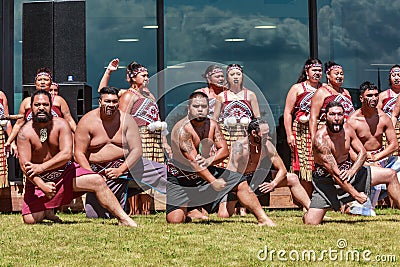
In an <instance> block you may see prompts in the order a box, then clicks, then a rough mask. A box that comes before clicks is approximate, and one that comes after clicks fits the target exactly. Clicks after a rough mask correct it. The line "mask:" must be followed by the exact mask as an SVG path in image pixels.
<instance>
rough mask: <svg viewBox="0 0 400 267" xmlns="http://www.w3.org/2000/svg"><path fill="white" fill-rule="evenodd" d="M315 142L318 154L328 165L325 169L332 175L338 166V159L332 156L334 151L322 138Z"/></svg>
mask: <svg viewBox="0 0 400 267" xmlns="http://www.w3.org/2000/svg"><path fill="white" fill-rule="evenodd" d="M318 139H319V140H316V141H315V142H314V147H315V150H316V152H317V153H318V154H319V155H320V157H321V159H322V160H323V161H324V162H325V163H326V164H325V167H328V168H329V169H328V172H330V173H332V172H333V170H334V168H335V166H336V167H337V164H336V159H335V157H334V156H333V154H332V149H331V147H330V146H329V143H328V142H327V141H325V140H323V139H322V138H318Z"/></svg>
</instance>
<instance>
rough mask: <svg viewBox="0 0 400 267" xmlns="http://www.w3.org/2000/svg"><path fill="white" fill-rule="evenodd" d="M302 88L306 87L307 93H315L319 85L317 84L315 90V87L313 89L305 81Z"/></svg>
mask: <svg viewBox="0 0 400 267" xmlns="http://www.w3.org/2000/svg"><path fill="white" fill-rule="evenodd" d="M304 86H305V87H306V90H307V91H309V92H315V91H316V90H317V89H318V87H319V84H317V88H315V87H313V86H312V85H311V84H309V83H308V82H307V81H305V82H304Z"/></svg>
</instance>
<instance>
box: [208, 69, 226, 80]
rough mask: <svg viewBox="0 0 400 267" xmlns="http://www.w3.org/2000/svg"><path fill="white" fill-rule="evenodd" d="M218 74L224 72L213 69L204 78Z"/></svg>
mask: <svg viewBox="0 0 400 267" xmlns="http://www.w3.org/2000/svg"><path fill="white" fill-rule="evenodd" d="M218 72H224V71H223V70H222V69H221V68H215V69H213V70H212V71H210V72H208V73H207V74H206V78H209V77H211V76H212V75H213V74H215V73H218Z"/></svg>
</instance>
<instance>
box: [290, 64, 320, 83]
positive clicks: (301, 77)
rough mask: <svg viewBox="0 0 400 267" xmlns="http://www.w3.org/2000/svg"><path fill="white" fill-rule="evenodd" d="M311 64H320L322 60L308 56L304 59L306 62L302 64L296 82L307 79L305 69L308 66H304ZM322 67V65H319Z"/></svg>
mask: <svg viewBox="0 0 400 267" xmlns="http://www.w3.org/2000/svg"><path fill="white" fill-rule="evenodd" d="M312 64H321V65H322V61H321V60H319V59H318V58H309V59H307V60H306V62H304V66H303V69H302V71H301V73H300V76H299V78H298V79H297V82H296V83H301V82H304V81H306V80H307V70H308V68H306V67H307V66H308V65H312ZM321 67H322V66H321Z"/></svg>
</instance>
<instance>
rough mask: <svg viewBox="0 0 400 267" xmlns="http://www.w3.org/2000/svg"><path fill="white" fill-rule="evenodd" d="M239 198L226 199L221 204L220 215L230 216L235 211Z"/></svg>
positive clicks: (222, 216)
mask: <svg viewBox="0 0 400 267" xmlns="http://www.w3.org/2000/svg"><path fill="white" fill-rule="evenodd" d="M236 203H237V200H231V201H224V202H221V203H220V204H219V207H218V217H220V218H229V217H231V216H232V215H233V214H234V213H235V206H236Z"/></svg>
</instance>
